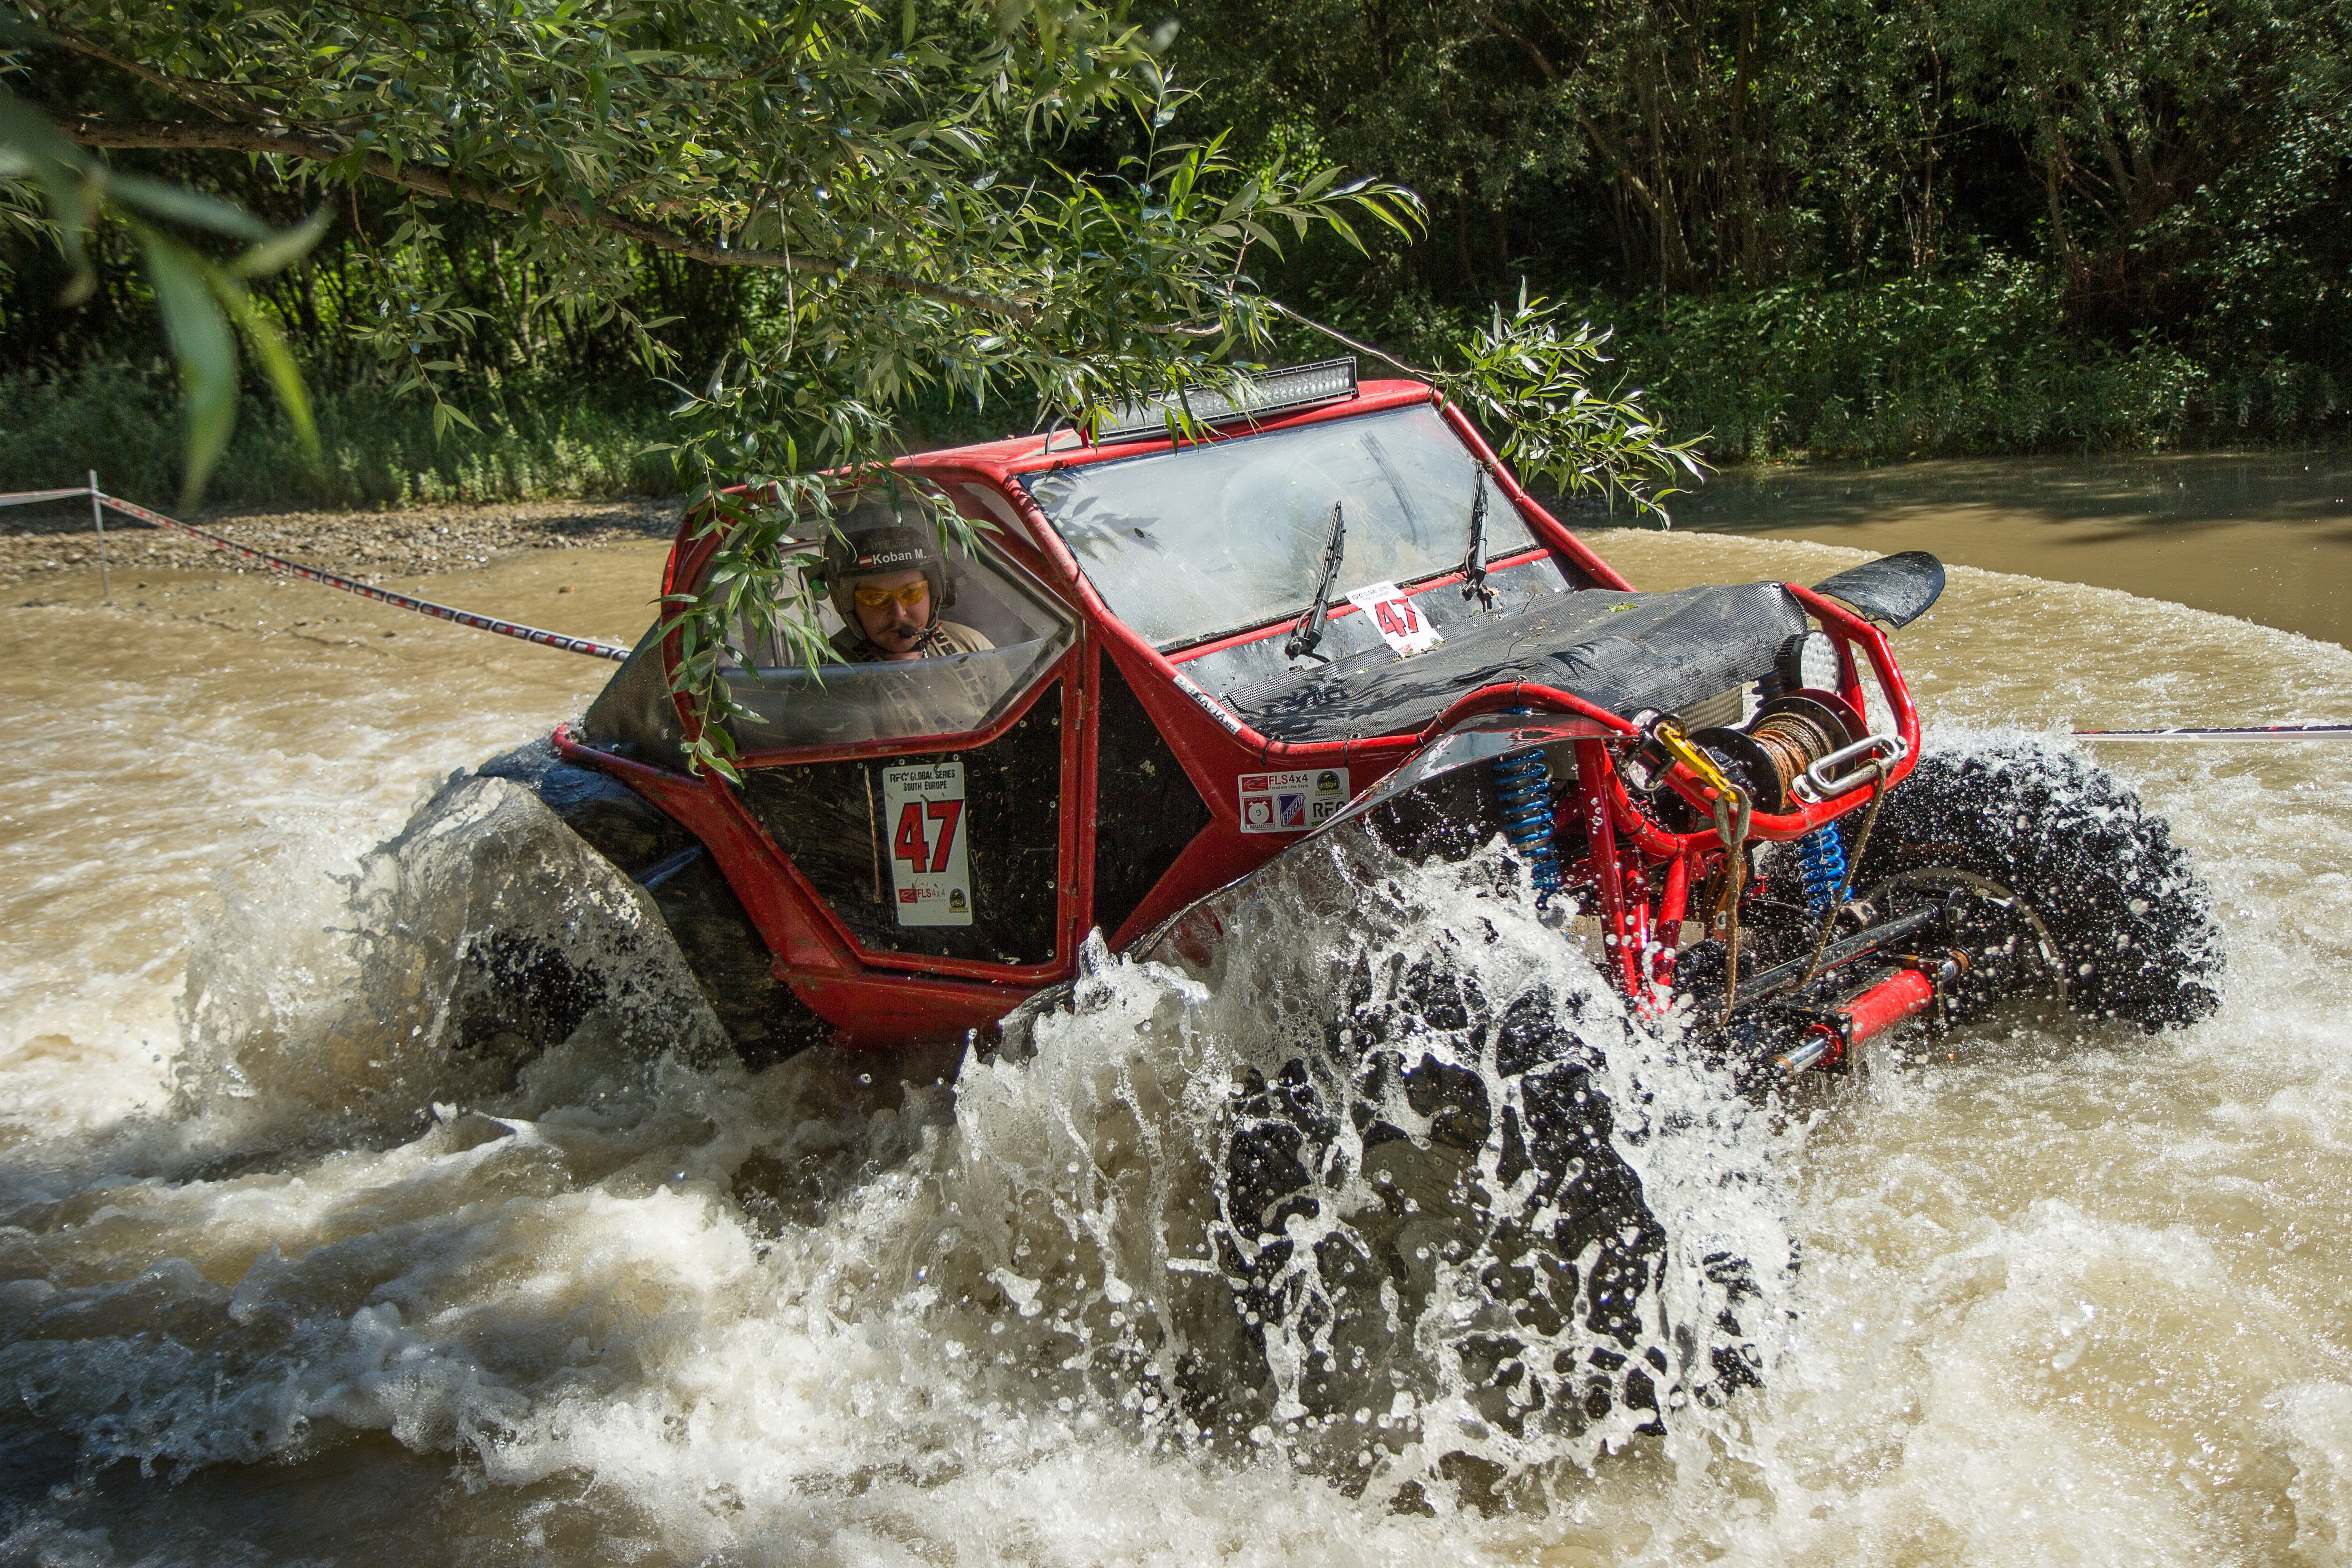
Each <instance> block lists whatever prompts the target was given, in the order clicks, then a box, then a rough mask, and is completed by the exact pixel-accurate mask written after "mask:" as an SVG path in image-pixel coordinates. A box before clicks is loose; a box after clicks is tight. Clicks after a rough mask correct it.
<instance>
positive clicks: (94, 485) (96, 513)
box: [89, 468, 114, 605]
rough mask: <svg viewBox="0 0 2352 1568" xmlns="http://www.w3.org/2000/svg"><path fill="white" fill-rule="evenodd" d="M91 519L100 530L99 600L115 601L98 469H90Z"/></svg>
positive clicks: (92, 523)
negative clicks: (107, 561)
mask: <svg viewBox="0 0 2352 1568" xmlns="http://www.w3.org/2000/svg"><path fill="white" fill-rule="evenodd" d="M89 521H90V525H91V526H92V527H94V528H96V529H97V530H98V602H99V603H100V604H101V605H110V604H112V603H114V584H112V583H110V582H109V581H108V580H107V575H106V509H105V508H103V507H101V506H100V505H99V504H98V470H97V469H96V468H92V469H90V470H89Z"/></svg>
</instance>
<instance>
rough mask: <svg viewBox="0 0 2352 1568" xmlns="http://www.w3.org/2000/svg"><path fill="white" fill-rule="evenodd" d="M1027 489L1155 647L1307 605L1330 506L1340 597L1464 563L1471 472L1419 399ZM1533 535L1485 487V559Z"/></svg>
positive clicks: (1042, 477) (1076, 471)
mask: <svg viewBox="0 0 2352 1568" xmlns="http://www.w3.org/2000/svg"><path fill="white" fill-rule="evenodd" d="M1026 482H1027V484H1028V486H1029V493H1030V495H1031V496H1032V497H1033V498H1034V499H1035V500H1036V502H1037V504H1038V505H1039V506H1040V507H1042V508H1043V509H1044V510H1045V515H1046V517H1048V518H1049V519H1051V520H1052V521H1053V524H1054V527H1055V529H1056V530H1057V531H1059V532H1060V533H1061V535H1062V538H1063V539H1064V540H1065V541H1066V542H1068V544H1069V547H1070V551H1071V552H1072V553H1073V554H1075V555H1076V557H1077V558H1078V563H1079V564H1080V565H1081V566H1083V567H1084V568H1085V569H1086V574H1087V579H1088V580H1089V581H1090V582H1092V583H1093V584H1094V585H1095V591H1096V592H1097V593H1098V594H1100V595H1102V596H1103V601H1104V603H1106V604H1108V605H1109V606H1110V608H1111V611H1112V613H1113V614H1115V615H1117V616H1118V618H1119V619H1121V620H1122V621H1125V622H1126V623H1127V624H1128V625H1129V626H1131V627H1133V628H1134V630H1135V631H1136V632H1137V634H1138V635H1139V636H1141V637H1143V638H1144V639H1145V640H1146V641H1148V642H1150V643H1151V644H1152V645H1153V646H1154V647H1160V648H1163V649H1164V648H1168V647H1177V646H1181V645H1182V644H1185V643H1192V642H1199V641H1200V640H1202V638H1204V637H1213V636H1215V635H1216V634H1218V633H1220V632H1228V631H1238V630H1241V629H1243V628H1244V627H1248V626H1264V625H1265V624H1266V623H1267V622H1270V621H1278V620H1282V619H1285V618H1286V617H1288V616H1295V615H1297V614H1298V613H1299V612H1301V611H1302V610H1304V609H1306V608H1307V601H1308V600H1310V599H1311V598H1313V597H1314V595H1315V584H1316V581H1317V579H1318V577H1319V576H1320V575H1321V574H1322V568H1323V552H1324V548H1325V546H1326V545H1327V544H1328V543H1329V542H1330V538H1331V509H1332V507H1333V506H1334V505H1335V504H1337V505H1339V507H1341V508H1342V509H1343V510H1344V512H1345V515H1346V518H1347V541H1346V552H1345V558H1344V559H1343V561H1342V562H1341V563H1340V568H1339V581H1338V583H1337V584H1335V585H1334V588H1333V592H1332V602H1333V603H1334V604H1339V603H1342V602H1344V600H1345V597H1346V595H1348V594H1349V593H1351V592H1353V591H1354V590H1356V589H1358V588H1362V587H1366V586H1369V585H1370V584H1374V583H1409V582H1412V581H1413V580H1414V579H1416V578H1421V577H1431V576H1434V575H1436V574H1438V573H1441V572H1448V571H1451V570H1453V569H1454V567H1456V566H1459V565H1461V564H1462V557H1463V555H1464V554H1465V552H1467V550H1468V549H1469V545H1470V508H1471V504H1472V502H1473V501H1474V500H1475V499H1476V496H1477V489H1478V470H1477V465H1476V464H1475V462H1473V461H1472V459H1471V457H1470V452H1469V449H1468V448H1467V447H1464V446H1463V444H1462V443H1461V441H1460V440H1459V439H1457V438H1456V437H1455V436H1454V432H1453V431H1452V430H1451V429H1449V428H1448V427H1447V426H1446V424H1445V422H1444V420H1443V419H1441V418H1440V417H1438V415H1437V413H1436V411H1435V410H1433V409H1432V408H1430V407H1428V406H1427V405H1423V406H1420V407H1415V408H1400V409H1397V410H1395V411H1393V412H1391V413H1388V414H1375V415H1370V416H1366V417H1364V418H1360V419H1335V420H1331V421H1329V422H1328V423H1326V424H1321V425H1309V426H1303V427H1300V428H1297V429H1292V430H1280V431H1276V432H1273V433H1271V434H1268V435H1264V436H1243V437H1236V438H1234V439H1233V440H1230V441H1219V442H1217V443H1215V444H1213V445H1210V446H1195V447H1179V448H1177V449H1176V450H1175V451H1172V452H1161V453H1156V454H1154V455H1152V456H1150V457H1148V458H1127V459H1125V460H1123V461H1118V462H1108V463H1089V464H1087V466H1086V467H1084V468H1065V469H1062V470H1060V471H1059V472H1056V473H1046V474H1035V475H1032V476H1031V477H1030V478H1029V479H1028V480H1027V481H1026ZM1528 542H1529V539H1528V528H1527V524H1526V522H1525V521H1523V520H1522V519H1521V518H1520V516H1519V514H1518V511H1517V509H1516V508H1514V507H1513V506H1511V505H1510V503H1509V501H1508V500H1507V498H1506V497H1505V496H1504V495H1503V493H1502V492H1501V490H1500V489H1495V488H1493V487H1491V486H1490V487H1489V489H1488V493H1487V503H1486V554H1487V556H1488V557H1489V558H1490V559H1492V558H1496V557H1499V556H1503V555H1507V554H1508V553H1510V552H1512V551H1515V550H1522V549H1525V548H1526V547H1527V546H1528Z"/></svg>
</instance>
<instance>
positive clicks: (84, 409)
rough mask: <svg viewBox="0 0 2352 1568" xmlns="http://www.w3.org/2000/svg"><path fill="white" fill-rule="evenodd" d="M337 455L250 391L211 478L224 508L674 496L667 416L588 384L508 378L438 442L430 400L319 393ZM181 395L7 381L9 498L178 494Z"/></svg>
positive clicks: (315, 389)
mask: <svg viewBox="0 0 2352 1568" xmlns="http://www.w3.org/2000/svg"><path fill="white" fill-rule="evenodd" d="M310 393H311V397H312V399H313V404H314V408H315V411H316V414H317V417H318V422H319V437H320V447H321V449H322V456H323V458H324V461H323V462H322V463H321V464H320V465H318V466H315V467H314V466H313V465H312V464H311V463H310V461H309V460H308V459H307V458H305V457H304V456H303V453H302V450H301V447H300V445H299V443H298V442H297V441H296V440H295V438H294V434H293V432H292V431H291V430H290V429H289V428H288V426H287V425H286V422H285V420H284V418H283V416H281V415H280V414H279V413H278V409H277V407H276V406H275V405H274V404H273V403H272V402H271V401H270V400H269V399H268V398H267V397H264V396H255V395H247V398H246V401H245V406H244V408H243V409H242V410H241V411H240V414H239V417H238V419H237V425H236V435H235V437H232V438H231V440H230V442H229V447H228V452H227V454H226V457H225V458H223V460H222V463H221V467H220V470H219V472H218V474H217V475H216V476H215V479H213V482H212V484H211V486H210V487H209V490H208V492H207V493H208V499H210V500H215V501H227V502H246V503H249V504H250V503H261V504H266V503H272V502H312V503H319V504H325V505H335V506H377V505H384V506H404V505H410V504H414V503H415V502H419V501H444V500H459V501H491V500H530V499H532V498H535V497H541V496H614V495H626V494H641V495H668V494H673V493H675V492H676V491H677V489H679V486H678V483H677V475H676V473H675V471H674V470H673V469H672V468H671V466H670V463H669V461H668V459H667V458H666V457H664V456H663V455H661V454H658V453H650V454H649V453H647V452H646V447H648V446H651V445H653V444H655V443H656V442H658V441H659V440H661V439H662V436H663V419H662V416H661V414H660V412H659V411H658V410H657V409H641V410H629V409H626V408H618V409H616V408H613V407H609V406H605V405H602V404H600V402H599V401H598V400H597V399H596V398H595V397H594V396H593V395H590V394H587V393H584V392H583V390H582V389H579V388H574V387H565V386H561V385H554V384H521V383H516V382H509V383H508V384H506V385H505V386H504V387H502V388H501V389H499V393H498V395H496V396H495V397H494V398H493V397H485V398H482V399H480V400H479V401H478V403H477V404H475V405H469V406H468V407H467V410H466V411H467V414H468V415H469V416H471V417H472V418H473V419H474V421H475V422H476V423H477V424H478V425H479V426H481V428H480V430H479V431H478V432H476V431H470V430H467V429H464V428H462V427H458V428H455V429H452V430H451V431H450V432H449V433H448V435H447V436H446V437H443V438H441V439H439V440H436V439H435V437H434V434H433V415H432V409H431V406H430V405H427V404H425V403H424V402H422V401H421V400H418V399H415V398H395V397H393V396H392V395H390V394H389V392H388V391H386V390H385V389H384V388H383V387H381V386H378V385H374V384H366V383H362V384H357V385H344V386H334V385H322V384H313V385H312V386H311V388H310ZM181 418H182V411H181V404H180V395H179V390H178V387H177V385H176V384H175V382H174V380H173V376H172V374H171V373H170V371H169V369H168V367H165V366H162V365H152V366H136V365H126V364H121V363H96V364H90V365H86V366H84V367H82V368H81V369H79V370H76V371H71V372H68V373H66V374H60V375H54V376H47V375H41V374H32V373H24V372H19V373H16V374H0V489H10V490H25V489H52V488H55V487H57V486H60V485H69V484H79V483H80V482H81V479H82V477H83V475H84V474H85V473H86V472H87V471H88V470H89V469H91V468H96V469H97V470H98V476H99V482H100V484H101V485H102V486H104V487H105V488H106V489H109V490H110V491H112V492H114V493H116V494H119V495H123V496H129V497H133V498H141V499H152V500H170V499H171V498H173V497H174V496H176V495H177V494H178V493H179V489H180V471H179V469H180V458H181V452H182V446H183V444H182V441H181V438H180V420H181Z"/></svg>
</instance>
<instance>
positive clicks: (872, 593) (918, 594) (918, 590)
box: [849, 583, 931, 610]
mask: <svg viewBox="0 0 2352 1568" xmlns="http://www.w3.org/2000/svg"><path fill="white" fill-rule="evenodd" d="M930 593H931V585H930V584H929V583H909V584H907V585H906V586H905V587H903V588H852V589H851V590H850V591H849V596H850V597H851V598H853V599H856V601H857V602H858V603H859V604H861V605H865V606H866V608H867V609H869V610H878V609H880V608H881V607H882V606H883V605H887V604H888V603H890V601H891V600H893V599H896V600H897V601H898V603H900V604H902V605H906V606H907V608H908V609H910V610H911V609H913V608H914V607H915V606H916V605H919V604H921V603H922V602H923V601H924V600H925V599H927V598H929V596H930Z"/></svg>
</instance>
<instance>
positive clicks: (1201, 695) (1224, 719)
mask: <svg viewBox="0 0 2352 1568" xmlns="http://www.w3.org/2000/svg"><path fill="white" fill-rule="evenodd" d="M1176 689H1177V690H1179V691H1181V692H1182V693H1183V694H1184V695H1185V696H1187V697H1189V698H1191V699H1192V700H1193V702H1194V703H1195V704H1197V705H1198V706H1199V707H1200V709H1201V710H1202V712H1204V713H1206V714H1207V715H1208V716H1209V717H1210V718H1212V719H1214V720H1215V721H1217V723H1218V725H1219V726H1220V727H1221V728H1222V729H1223V731H1225V733H1226V734H1228V735H1238V734H1240V733H1241V732H1242V721H1240V720H1238V719H1236V718H1234V716H1233V715H1232V714H1230V713H1228V712H1226V711H1225V710H1224V709H1223V707H1222V706H1220V705H1219V703H1218V701H1217V700H1216V699H1215V698H1213V697H1212V696H1210V695H1209V694H1208V693H1207V692H1205V691H1203V690H1202V689H1201V688H1200V687H1199V685H1198V684H1196V683H1195V682H1194V681H1193V679H1192V678H1191V677H1190V676H1188V675H1186V674H1185V673H1184V672H1183V671H1182V670H1181V669H1180V670H1178V671H1177V672H1176Z"/></svg>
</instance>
